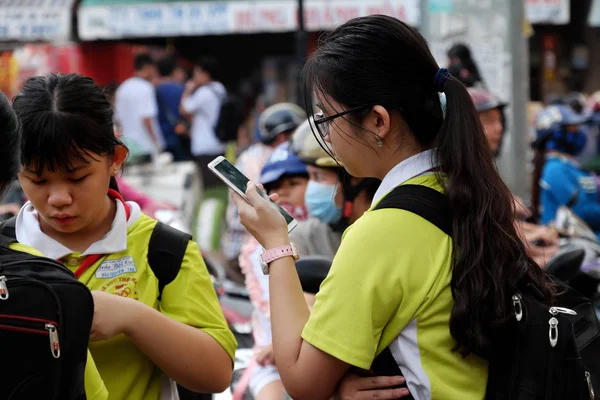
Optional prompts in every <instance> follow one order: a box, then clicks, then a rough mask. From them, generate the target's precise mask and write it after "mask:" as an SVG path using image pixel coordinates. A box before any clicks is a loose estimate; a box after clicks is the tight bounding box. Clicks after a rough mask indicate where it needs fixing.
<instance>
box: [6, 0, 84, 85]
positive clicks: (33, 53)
mask: <svg viewBox="0 0 600 400" xmlns="http://www.w3.org/2000/svg"><path fill="white" fill-rule="evenodd" d="M73 5H74V0H0V90H1V91H2V92H4V93H6V94H7V95H8V96H13V95H14V94H16V92H17V91H18V89H19V88H20V86H21V85H22V83H23V82H24V80H25V79H26V78H27V77H29V76H32V75H39V74H43V73H47V72H54V71H65V72H66V71H70V70H77V62H78V57H77V55H76V50H75V47H76V45H74V44H73V43H71V42H70V41H69V40H70V38H71V34H72V26H73V24H72V18H73Z"/></svg>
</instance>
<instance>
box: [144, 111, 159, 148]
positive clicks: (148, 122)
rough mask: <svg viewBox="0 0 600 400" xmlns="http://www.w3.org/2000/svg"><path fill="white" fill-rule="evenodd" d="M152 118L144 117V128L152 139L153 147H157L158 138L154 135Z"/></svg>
mask: <svg viewBox="0 0 600 400" xmlns="http://www.w3.org/2000/svg"><path fill="white" fill-rule="evenodd" d="M152 119H153V118H152V117H146V118H144V120H143V121H144V127H145V128H146V131H147V132H148V135H150V138H151V139H152V142H154V145H155V146H158V136H157V135H156V132H155V131H154V126H153V123H152Z"/></svg>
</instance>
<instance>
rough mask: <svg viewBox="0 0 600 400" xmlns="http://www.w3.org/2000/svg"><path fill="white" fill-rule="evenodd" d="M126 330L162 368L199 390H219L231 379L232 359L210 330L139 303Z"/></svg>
mask: <svg viewBox="0 0 600 400" xmlns="http://www.w3.org/2000/svg"><path fill="white" fill-rule="evenodd" d="M134 304H135V306H133V307H132V311H133V313H132V314H133V315H134V318H133V319H132V321H131V323H130V324H128V326H127V327H126V329H125V334H126V335H127V336H128V337H129V338H130V339H131V340H132V341H133V343H135V345H136V346H137V347H138V348H139V349H140V350H141V351H142V352H143V353H144V354H146V355H147V356H148V357H149V358H150V359H151V360H152V361H153V362H154V363H155V364H156V365H157V366H158V367H159V368H160V369H161V370H162V371H164V372H165V373H166V374H167V375H168V376H169V377H171V378H172V379H174V380H175V381H176V382H177V383H179V384H180V385H182V386H184V387H186V388H188V389H190V390H192V391H198V392H209V393H219V392H222V391H224V390H225V389H226V388H227V387H228V386H229V382H230V381H231V374H232V360H231V357H230V356H229V355H228V354H227V352H226V351H225V349H224V348H223V347H222V346H221V345H220V344H219V343H218V342H217V341H216V340H215V339H214V338H213V337H211V336H210V335H209V334H207V333H206V332H204V331H202V330H201V329H197V328H194V327H191V326H188V325H185V324H183V323H181V322H178V321H175V320H173V319H171V318H169V317H167V316H166V315H164V314H161V313H160V312H158V311H156V310H154V309H152V308H150V307H148V306H146V305H144V304H142V303H140V302H137V301H136V302H135V303H134Z"/></svg>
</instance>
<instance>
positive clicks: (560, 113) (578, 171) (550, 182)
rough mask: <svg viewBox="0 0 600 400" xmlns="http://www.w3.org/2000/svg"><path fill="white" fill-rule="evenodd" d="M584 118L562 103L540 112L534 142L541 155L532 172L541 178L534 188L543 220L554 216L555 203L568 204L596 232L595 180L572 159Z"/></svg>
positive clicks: (599, 210)
mask: <svg viewBox="0 0 600 400" xmlns="http://www.w3.org/2000/svg"><path fill="white" fill-rule="evenodd" d="M587 119H588V118H587V117H586V116H584V115H580V114H577V113H576V112H575V111H573V110H572V109H571V108H570V107H569V106H564V105H559V106H550V107H547V108H546V109H544V110H543V111H542V112H541V113H540V115H539V116H538V118H537V120H536V131H537V136H538V139H537V146H538V148H540V149H541V151H542V152H543V155H544V156H545V157H544V158H542V159H540V160H539V161H538V163H536V165H535V169H536V171H534V175H535V176H541V179H540V181H539V185H538V186H537V187H534V190H539V191H540V192H541V196H540V197H541V202H540V206H541V222H542V223H543V224H548V223H550V222H551V221H553V220H554V219H555V217H556V213H557V211H558V209H559V207H561V206H569V207H570V208H571V209H572V210H573V212H574V213H575V214H576V215H577V216H578V217H579V218H581V219H582V220H583V221H584V222H586V223H587V224H588V225H589V226H590V228H591V229H592V230H593V231H594V232H596V234H597V235H600V202H599V193H600V191H599V180H598V178H597V177H596V176H595V175H594V174H592V173H590V172H588V171H586V170H583V169H582V168H581V167H580V165H579V163H578V162H577V161H576V160H575V157H576V156H577V155H578V154H580V153H581V151H582V150H583V149H584V148H585V145H586V141H587V137H586V135H585V132H584V131H583V129H582V126H583V124H584V123H585V122H587ZM539 171H541V174H540V173H539ZM532 197H534V198H535V196H532Z"/></svg>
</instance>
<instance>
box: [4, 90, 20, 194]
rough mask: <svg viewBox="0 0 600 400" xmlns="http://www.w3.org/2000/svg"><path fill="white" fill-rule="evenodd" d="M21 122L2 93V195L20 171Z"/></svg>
mask: <svg viewBox="0 0 600 400" xmlns="http://www.w3.org/2000/svg"><path fill="white" fill-rule="evenodd" d="M18 148H19V122H18V120H17V116H16V115H15V113H14V111H13V109H12V107H11V106H10V103H9V102H8V99H7V98H6V96H5V95H4V93H2V92H0V161H1V162H2V165H1V166H0V195H1V194H2V193H3V192H4V190H5V189H6V188H7V187H8V185H9V184H10V183H11V182H12V181H13V180H14V179H15V177H16V175H17V172H18V170H19V151H18Z"/></svg>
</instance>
